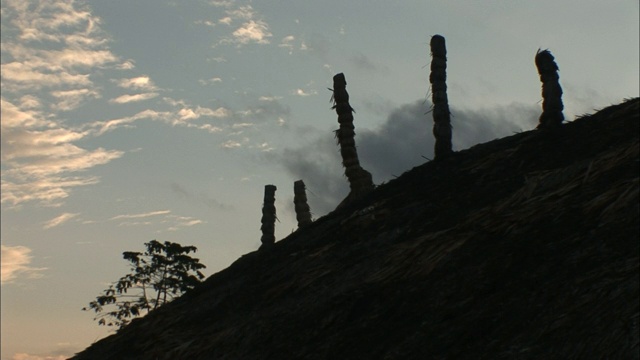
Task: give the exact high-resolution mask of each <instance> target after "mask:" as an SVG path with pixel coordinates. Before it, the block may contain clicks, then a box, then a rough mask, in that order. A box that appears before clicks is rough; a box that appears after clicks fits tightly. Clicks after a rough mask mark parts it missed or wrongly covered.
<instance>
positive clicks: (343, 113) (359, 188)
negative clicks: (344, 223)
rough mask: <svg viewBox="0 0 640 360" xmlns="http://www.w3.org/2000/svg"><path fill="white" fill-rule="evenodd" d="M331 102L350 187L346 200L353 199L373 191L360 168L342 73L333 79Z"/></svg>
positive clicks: (345, 82)
mask: <svg viewBox="0 0 640 360" xmlns="http://www.w3.org/2000/svg"><path fill="white" fill-rule="evenodd" d="M332 100H333V102H334V105H333V107H332V109H335V110H336V113H337V114H338V123H340V128H339V129H338V130H336V138H337V139H338V144H339V145H340V155H342V165H343V166H344V169H345V171H344V173H345V175H346V176H347V179H348V180H349V186H350V187H351V192H350V193H349V196H348V197H347V199H355V198H358V197H360V196H361V195H364V194H366V193H368V192H369V191H371V190H373V187H374V185H373V179H372V177H371V174H370V173H369V172H368V171H366V170H365V169H363V168H362V167H361V166H360V160H359V159H358V152H357V150H356V141H355V135H356V133H355V126H354V125H353V108H352V107H351V105H349V93H347V80H346V79H345V77H344V74H342V73H340V74H337V75H335V76H334V77H333V96H332ZM345 200H346V199H345Z"/></svg>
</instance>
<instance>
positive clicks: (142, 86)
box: [114, 75, 158, 91]
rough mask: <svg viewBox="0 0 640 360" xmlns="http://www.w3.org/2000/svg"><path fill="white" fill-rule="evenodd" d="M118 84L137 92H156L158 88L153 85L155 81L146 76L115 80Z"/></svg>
mask: <svg viewBox="0 0 640 360" xmlns="http://www.w3.org/2000/svg"><path fill="white" fill-rule="evenodd" d="M114 81H115V82H116V84H117V85H118V86H119V87H121V88H125V89H135V90H145V91H155V90H157V89H158V88H157V87H156V85H155V84H154V83H153V81H152V80H151V79H150V78H149V77H148V76H146V75H143V76H138V77H134V78H128V79H119V80H114Z"/></svg>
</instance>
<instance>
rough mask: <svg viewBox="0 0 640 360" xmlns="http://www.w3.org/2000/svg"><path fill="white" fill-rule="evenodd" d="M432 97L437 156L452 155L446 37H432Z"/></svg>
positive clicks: (430, 77)
mask: <svg viewBox="0 0 640 360" xmlns="http://www.w3.org/2000/svg"><path fill="white" fill-rule="evenodd" d="M430 45H431V74H430V75H429V82H431V97H432V102H433V136H435V138H436V144H435V151H434V152H435V158H436V159H438V158H443V157H446V156H447V155H450V154H451V153H452V152H453V150H452V144H451V118H450V116H451V113H450V112H449V100H448V98H447V47H446V46H445V41H444V37H443V36H441V35H434V36H433V37H431V44H430Z"/></svg>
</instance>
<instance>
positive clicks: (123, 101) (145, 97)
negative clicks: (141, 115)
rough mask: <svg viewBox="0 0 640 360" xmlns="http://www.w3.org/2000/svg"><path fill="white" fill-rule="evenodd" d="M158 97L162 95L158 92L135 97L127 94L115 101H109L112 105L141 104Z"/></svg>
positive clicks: (135, 95)
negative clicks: (140, 102)
mask: <svg viewBox="0 0 640 360" xmlns="http://www.w3.org/2000/svg"><path fill="white" fill-rule="evenodd" d="M158 95H160V94H158V93H156V92H152V93H142V94H134V95H128V94H125V95H121V96H118V97H117V98H115V99H111V100H109V102H110V103H116V104H126V103H130V102H139V101H145V100H149V99H153V98H154V97H156V96H158Z"/></svg>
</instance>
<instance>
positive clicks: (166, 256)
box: [82, 240, 206, 329]
mask: <svg viewBox="0 0 640 360" xmlns="http://www.w3.org/2000/svg"><path fill="white" fill-rule="evenodd" d="M144 245H145V246H146V248H147V250H146V251H145V252H144V253H141V252H134V251H125V252H123V253H122V255H123V258H124V259H125V260H127V261H128V262H129V263H130V264H131V273H130V274H127V275H125V276H123V277H121V278H120V279H119V280H118V281H117V282H116V283H115V284H111V285H109V288H107V289H106V290H104V291H103V293H102V295H99V296H97V297H96V299H95V300H94V301H92V302H90V303H89V306H88V307H84V308H82V310H84V311H91V310H93V311H94V312H95V313H96V314H97V315H96V317H95V318H94V320H97V321H98V325H104V326H117V327H118V328H119V329H122V328H123V327H125V326H127V324H129V323H130V322H131V320H132V319H133V318H136V317H140V316H144V315H146V314H147V313H148V312H150V311H152V310H155V309H157V308H158V307H160V306H162V305H164V304H166V303H167V302H170V301H171V300H173V299H174V298H176V297H178V296H180V295H182V294H183V293H185V292H186V291H187V290H190V289H192V288H194V287H195V286H196V285H197V284H198V283H200V282H201V281H202V279H204V275H203V274H202V273H201V272H200V269H204V268H205V267H206V266H205V265H203V264H201V263H200V260H198V259H196V258H192V257H190V256H189V255H188V254H189V253H191V252H194V253H195V252H196V251H197V250H198V249H197V248H196V247H195V246H182V245H180V244H178V243H172V242H169V241H165V242H164V243H161V242H159V241H156V240H151V241H150V242H148V243H145V244H144ZM132 289H135V290H138V293H136V294H131V293H130V292H129V290H132ZM107 308H108V309H107Z"/></svg>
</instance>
